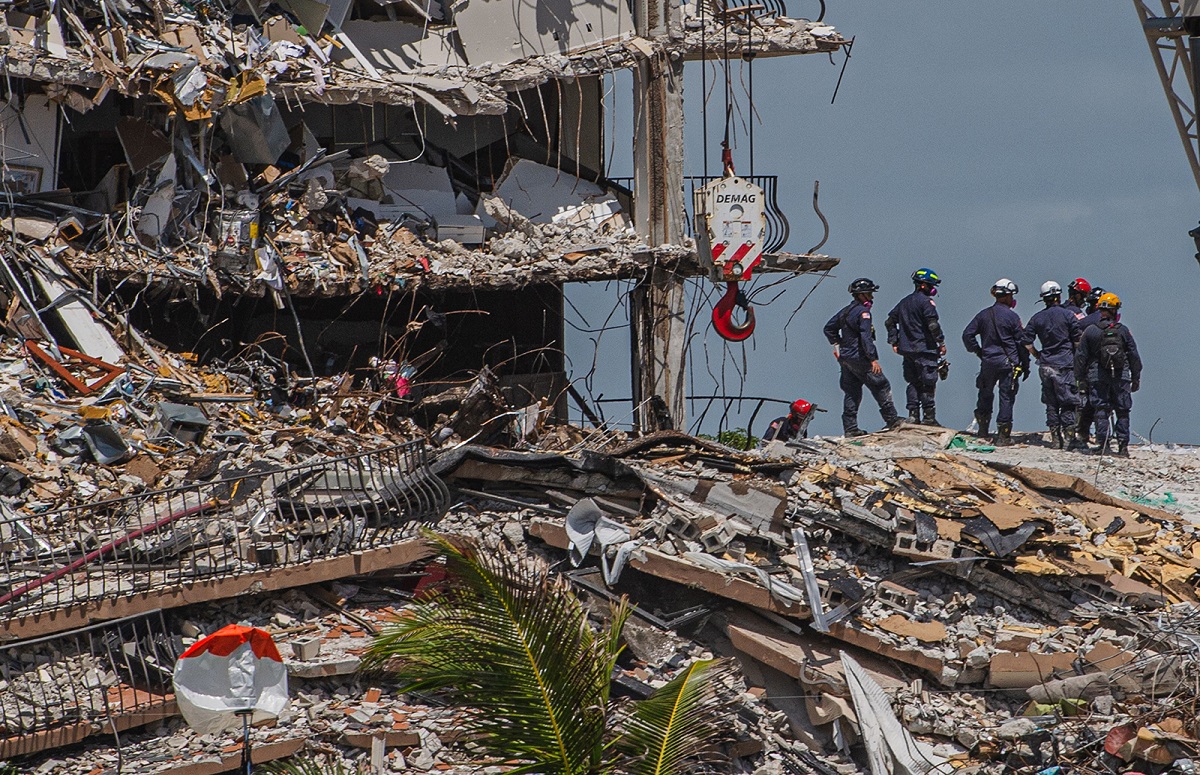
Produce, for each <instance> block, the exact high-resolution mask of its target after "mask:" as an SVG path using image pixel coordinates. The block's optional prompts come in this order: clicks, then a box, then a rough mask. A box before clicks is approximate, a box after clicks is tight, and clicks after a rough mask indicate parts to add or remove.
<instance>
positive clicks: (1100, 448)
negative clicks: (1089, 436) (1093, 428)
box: [1092, 436, 1108, 455]
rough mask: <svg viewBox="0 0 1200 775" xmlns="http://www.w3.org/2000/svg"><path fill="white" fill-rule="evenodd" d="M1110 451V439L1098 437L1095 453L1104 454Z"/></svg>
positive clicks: (1093, 451)
mask: <svg viewBox="0 0 1200 775" xmlns="http://www.w3.org/2000/svg"><path fill="white" fill-rule="evenodd" d="M1107 453H1108V439H1102V438H1100V437H1099V436H1097V437H1096V448H1095V449H1093V450H1092V454H1093V455H1104V454H1107Z"/></svg>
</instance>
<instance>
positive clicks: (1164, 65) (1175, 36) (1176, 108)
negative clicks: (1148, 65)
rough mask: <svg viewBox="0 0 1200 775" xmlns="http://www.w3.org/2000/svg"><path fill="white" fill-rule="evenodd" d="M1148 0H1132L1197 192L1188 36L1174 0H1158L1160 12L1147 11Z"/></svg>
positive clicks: (1199, 163) (1198, 159)
mask: <svg viewBox="0 0 1200 775" xmlns="http://www.w3.org/2000/svg"><path fill="white" fill-rule="evenodd" d="M1151 4H1152V3H1151V0H1133V6H1134V8H1135V9H1136V10H1137V14H1138V18H1139V20H1140V21H1141V23H1142V29H1143V31H1144V32H1145V34H1146V43H1147V44H1148V45H1149V46H1150V55H1151V57H1152V58H1153V59H1154V68H1155V70H1156V71H1157V72H1158V78H1159V80H1160V81H1161V82H1162V87H1163V91H1164V92H1165V93H1166V95H1167V104H1168V106H1169V107H1170V109H1171V118H1172V119H1174V121H1175V129H1176V130H1177V131H1178V132H1179V138H1180V139H1181V140H1182V141H1183V151H1184V154H1185V155H1186V156H1187V160H1188V165H1189V166H1190V167H1191V169H1192V178H1193V179H1194V180H1195V181H1196V187H1197V188H1198V189H1200V136H1198V134H1197V127H1196V99H1195V96H1194V95H1195V93H1196V92H1195V84H1194V83H1193V81H1192V62H1191V57H1190V56H1189V52H1188V37H1187V35H1186V33H1185V32H1184V30H1183V18H1182V14H1181V13H1180V7H1179V2H1178V0H1160V2H1159V3H1158V5H1161V7H1162V12H1161V13H1157V12H1156V11H1157V9H1153V8H1151Z"/></svg>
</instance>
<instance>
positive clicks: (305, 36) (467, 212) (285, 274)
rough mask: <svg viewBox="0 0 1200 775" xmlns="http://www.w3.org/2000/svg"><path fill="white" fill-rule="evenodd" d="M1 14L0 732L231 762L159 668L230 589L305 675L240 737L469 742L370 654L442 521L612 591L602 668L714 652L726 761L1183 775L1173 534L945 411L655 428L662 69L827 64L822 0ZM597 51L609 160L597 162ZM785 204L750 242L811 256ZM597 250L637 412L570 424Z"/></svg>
mask: <svg viewBox="0 0 1200 775" xmlns="http://www.w3.org/2000/svg"><path fill="white" fill-rule="evenodd" d="M501 6H502V7H501ZM2 32H3V35H5V36H6V39H5V40H4V43H5V57H4V60H3V67H4V69H5V74H6V81H5V84H4V88H5V90H6V95H7V101H6V104H5V107H4V121H3V126H4V137H3V142H2V144H0V152H2V155H0V162H2V163H0V170H2V172H3V178H2V181H0V183H2V184H3V188H4V194H5V195H4V197H3V198H0V214H2V216H3V217H0V231H2V232H3V237H4V243H3V248H2V250H0V295H2V296H3V299H2V301H3V302H4V310H5V319H4V329H5V337H4V339H3V341H2V342H0V409H2V410H3V411H2V412H0V460H2V461H3V464H2V467H0V613H3V614H4V616H3V617H0V618H2V621H0V639H2V642H0V759H10V758H15V759H16V760H17V761H18V762H20V766H21V767H23V768H25V769H28V770H30V771H35V772H40V773H54V772H64V773H67V772H69V773H77V772H95V773H104V772H116V771H127V772H134V771H136V772H166V771H170V772H189V773H192V774H193V775H196V774H198V773H211V772H222V771H228V770H231V769H234V768H236V766H237V761H236V760H237V753H236V750H237V747H238V746H237V741H236V740H234V739H232V738H222V737H220V736H214V735H196V734H194V733H192V732H191V731H190V730H188V729H187V728H186V726H185V725H183V724H182V722H181V720H180V719H179V718H178V710H177V706H176V705H175V702H174V698H173V696H172V694H171V685H170V666H171V664H172V663H173V661H174V659H175V658H176V657H177V656H178V654H179V653H180V652H181V650H182V648H183V647H185V646H186V645H187V644H189V643H191V642H193V641H194V640H195V639H196V638H197V637H199V636H201V635H202V634H204V633H207V632H211V631H212V630H213V629H215V628H216V627H219V626H221V625H222V624H225V623H228V622H229V621H231V620H237V621H250V622H252V623H254V624H256V625H259V626H263V627H265V628H267V629H269V630H270V631H271V632H272V633H273V634H274V635H275V637H276V638H277V639H278V640H279V641H280V642H281V643H282V644H284V645H285V652H286V656H287V658H288V670H289V673H290V675H291V676H292V677H293V678H294V679H295V683H296V686H297V689H296V692H295V695H294V707H293V710H292V712H291V713H290V714H289V715H288V716H287V717H285V718H282V719H280V720H279V722H278V723H277V724H274V725H268V726H264V727H260V728H258V729H255V730H254V736H255V742H256V746H255V747H256V751H257V753H256V755H257V756H258V757H259V758H261V759H263V760H268V759H274V758H281V757H286V756H291V755H293V754H295V753H297V752H300V751H305V750H307V751H308V752H309V753H317V754H321V755H326V756H330V757H334V758H342V759H347V760H351V761H355V762H356V763H359V764H362V765H364V766H369V767H370V768H372V770H371V771H374V772H386V771H413V770H417V771H432V770H439V771H448V770H455V771H467V770H472V771H474V765H473V764H472V762H471V761H470V755H469V748H467V749H465V751H466V752H465V753H464V749H462V748H458V747H455V745H454V744H455V743H456V742H461V741H459V740H458V734H457V727H456V721H455V713H454V711H453V710H451V709H447V708H443V707H439V704H438V698H437V697H425V696H396V695H394V694H393V693H391V692H389V691H387V689H386V687H377V686H371V685H369V684H366V683H364V682H365V681H366V680H367V679H363V678H361V677H359V676H358V675H357V674H356V672H355V671H356V667H357V663H358V656H359V655H360V654H361V653H362V651H363V649H364V648H365V646H366V643H367V642H368V641H367V640H366V639H367V638H369V637H370V635H371V634H372V633H373V632H375V631H376V630H377V629H378V627H379V626H380V624H381V623H382V622H385V621H386V620H387V619H389V618H390V617H393V616H395V615H396V614H398V613H400V612H402V611H403V609H404V606H405V605H406V603H407V602H408V601H409V600H411V599H412V596H413V595H414V594H416V593H418V592H419V591H420V589H421V588H422V586H423V585H425V584H427V583H428V580H429V579H431V578H432V579H435V578H436V577H437V574H438V573H439V570H438V565H437V563H436V561H431V559H430V557H429V549H428V546H427V545H426V544H425V543H424V542H422V541H421V540H420V539H419V537H418V529H419V528H420V527H421V526H423V525H436V526H437V529H439V530H443V531H446V532H454V533H460V534H464V535H469V536H474V537H475V538H476V539H477V540H480V541H483V542H484V543H486V544H487V545H488V546H493V547H498V548H503V549H504V550H506V551H508V550H528V551H534V552H541V553H543V554H544V555H545V556H546V557H547V558H548V559H550V560H551V561H553V562H555V563H561V564H562V566H563V567H564V568H569V570H567V571H566V572H567V574H568V576H569V578H570V579H571V580H572V583H573V584H574V585H575V587H576V588H577V590H578V591H579V593H580V595H581V596H583V597H584V598H585V599H588V600H591V601H596V602H603V601H604V600H606V599H609V598H611V597H612V596H613V595H619V594H628V595H630V597H631V598H632V599H633V600H634V602H636V603H638V608H637V614H636V617H635V619H634V620H633V623H632V624H631V625H630V626H629V628H628V631H627V632H626V640H627V643H628V654H627V656H626V657H625V659H624V660H623V661H622V663H621V666H620V669H619V670H618V672H617V674H616V675H615V676H614V680H615V681H616V683H617V685H618V686H619V687H620V688H621V690H622V691H624V692H626V693H628V694H631V695H635V696H644V695H645V694H646V693H648V692H649V691H651V690H652V689H653V688H654V687H655V686H657V685H661V683H662V682H663V681H664V680H666V679H668V678H669V677H670V676H671V675H672V674H673V673H674V672H675V671H676V670H678V669H679V668H680V667H681V666H684V665H686V664H688V663H689V662H690V661H691V660H693V659H696V658H703V657H707V656H711V655H713V654H722V655H727V656H734V657H737V658H738V659H739V664H740V665H741V668H742V670H741V675H742V678H741V682H740V683H739V684H737V685H735V686H731V687H728V689H729V691H730V692H731V693H732V694H734V695H735V696H736V698H737V702H738V712H737V714H736V718H735V719H734V721H733V722H732V723H731V725H730V735H729V739H727V740H723V741H721V745H722V749H723V752H724V754H725V755H726V756H727V757H728V759H729V761H730V765H729V767H730V769H731V770H734V771H751V770H755V769H761V770H762V771H763V772H764V773H769V772H784V771H786V772H820V773H824V774H825V775H831V773H834V772H848V771H852V770H854V769H856V768H857V767H858V766H859V765H857V764H856V763H855V762H856V761H858V762H863V761H870V762H872V763H873V766H874V765H876V764H877V765H878V766H880V767H883V768H884V769H887V770H890V771H893V772H926V771H929V770H931V769H934V768H943V769H944V768H945V767H951V766H953V767H958V768H964V767H972V768H975V769H978V770H995V771H1000V770H1003V769H1005V768H1010V769H1011V768H1018V767H1036V768H1037V769H1039V770H1040V769H1047V768H1050V767H1054V766H1063V765H1071V764H1078V765H1079V766H1081V767H1084V768H1088V769H1100V768H1104V769H1107V770H1110V771H1113V770H1116V768H1118V767H1125V766H1126V763H1129V764H1128V766H1136V767H1137V768H1139V769H1140V770H1144V771H1154V772H1161V771H1164V770H1166V769H1168V768H1170V767H1172V766H1175V767H1176V768H1177V769H1181V770H1184V771H1187V769H1186V766H1185V764H1177V763H1179V762H1184V763H1186V764H1190V763H1191V759H1192V757H1193V755H1194V754H1195V753H1196V747H1197V745H1198V744H1197V742H1196V741H1197V736H1198V734H1200V730H1197V729H1196V728H1195V714H1194V713H1186V712H1184V709H1186V708H1190V707H1192V706H1193V705H1194V702H1195V700H1196V693H1195V689H1194V686H1195V684H1194V676H1195V671H1196V649H1195V643H1196V642H1197V637H1198V635H1197V632H1198V630H1197V624H1196V616H1195V611H1196V605H1197V604H1200V599H1198V597H1197V592H1196V581H1195V579H1196V571H1197V569H1198V568H1200V559H1198V558H1197V555H1196V551H1197V549H1196V546H1197V544H1196V541H1195V529H1194V528H1193V527H1192V526H1191V524H1190V523H1188V522H1186V521H1185V520H1182V519H1181V518H1180V517H1178V516H1177V515H1175V514H1172V513H1168V512H1165V511H1163V510H1162V509H1161V508H1159V507H1158V506H1157V505H1154V504H1147V503H1140V502H1133V501H1131V500H1128V499H1121V498H1118V497H1115V496H1114V495H1112V494H1109V493H1106V492H1103V491H1101V490H1099V489H1097V488H1095V487H1092V486H1089V485H1088V484H1087V483H1086V482H1084V481H1082V480H1080V479H1075V478H1073V477H1069V476H1064V475H1061V474H1051V473H1048V472H1046V471H1040V470H1036V469H1033V468H1030V467H1028V466H1004V465H992V466H988V465H986V464H984V463H981V462H979V461H978V460H976V459H975V457H972V455H974V456H977V457H981V456H982V455H983V453H980V452H970V451H968V452H961V451H954V450H950V451H945V452H944V451H943V450H946V449H947V447H948V446H950V445H952V444H953V443H954V442H955V438H954V434H953V433H952V432H943V431H929V430H917V429H910V430H908V431H906V432H904V433H902V434H898V435H896V436H894V437H892V438H891V439H890V440H881V439H874V440H872V439H868V440H867V441H866V442H864V443H862V444H861V445H857V444H852V443H840V442H836V441H802V442H797V443H795V444H793V445H790V446H787V445H774V446H772V447H770V448H768V449H765V450H762V451H758V452H749V453H748V452H745V451H741V450H733V449H730V448H728V447H725V446H722V445H720V444H716V443H712V442H707V441H704V440H701V439H697V438H693V437H690V436H686V435H684V434H681V433H678V432H676V431H674V430H672V428H673V427H679V426H680V425H681V424H682V420H683V409H682V407H683V401H682V396H683V378H682V375H683V340H684V336H683V330H682V325H683V322H682V317H683V316H682V315H681V314H679V311H680V310H681V308H682V306H681V305H682V293H681V283H682V281H683V279H684V278H688V277H697V276H701V275H704V274H706V273H707V271H708V270H707V269H706V267H705V266H704V265H703V262H702V261H701V260H700V257H699V256H698V251H697V248H696V242H695V241H694V240H693V239H692V238H691V236H690V235H689V228H690V226H689V218H688V217H687V216H686V213H687V208H686V207H685V204H686V201H685V197H684V192H685V190H686V189H687V188H688V186H689V185H691V186H693V187H694V186H698V185H702V184H703V182H704V181H703V180H691V181H689V180H688V179H686V178H685V177H684V175H683V165H682V141H681V131H682V124H681V122H682V112H681V111H682V102H681V100H682V86H681V84H682V80H681V78H682V68H683V63H684V62H686V61H693V60H698V59H706V58H723V59H728V58H744V57H746V58H753V57H757V56H773V55H786V54H804V53H820V52H832V51H835V50H837V49H838V48H839V47H840V46H842V45H843V44H844V42H845V41H844V40H843V38H842V37H841V36H840V35H839V34H838V33H837V32H836V31H835V30H834V29H833V28H832V27H829V26H828V25H826V24H824V23H823V21H821V20H820V19H818V20H816V21H812V20H806V19H800V18H791V17H789V15H788V13H787V10H786V9H785V8H783V6H782V5H781V4H779V3H777V2H772V3H767V4H764V5H763V6H757V5H754V6H750V7H736V8H735V7H731V6H729V5H727V4H712V3H700V4H686V3H685V4H681V5H675V4H669V3H668V4H659V3H654V2H640V3H638V4H636V7H629V6H626V5H625V4H624V3H615V4H606V3H600V2H567V1H566V0H554V1H553V2H545V3H541V2H539V3H524V2H521V3H511V4H487V3H479V2H472V1H471V0H468V1H467V2H458V3H454V4H450V5H444V4H442V3H439V2H433V0H400V1H399V2H373V1H372V0H335V1H334V2H329V3H324V2H313V1H312V0H276V2H271V3H245V2H243V3H239V4H236V5H234V6H232V7H226V6H224V5H222V4H220V3H213V2H201V3H181V2H173V1H172V0H165V1H158V2H138V1H136V0H133V1H131V0H101V2H99V3H82V2H69V1H60V2H57V3H52V4H47V3H41V2H38V1H37V0H27V1H26V2H17V3H11V4H9V5H8V6H6V10H5V26H4V28H3V31H2ZM621 69H627V70H630V71H631V72H632V73H633V76H634V78H633V80H634V84H635V95H634V96H635V107H636V109H635V114H636V116H637V119H636V121H635V126H634V127H633V128H632V129H633V136H634V139H635V142H634V156H635V159H634V160H635V164H634V168H635V175H634V178H633V179H632V180H630V181H615V180H612V179H610V178H608V177H607V169H606V167H607V161H606V153H605V147H606V141H605V137H604V126H605V122H604V103H605V100H604V95H603V83H604V81H603V79H604V77H605V75H606V74H610V73H612V72H615V71H617V70H621ZM756 180H757V181H758V182H759V183H760V185H761V186H762V187H763V188H764V189H765V190H766V191H767V192H768V194H770V193H771V192H772V191H773V182H772V180H771V179H769V178H762V177H760V178H756ZM769 224H770V228H771V230H772V236H771V238H770V239H769V240H768V243H769V245H768V248H769V250H768V251H767V253H768V255H767V256H766V260H765V262H764V265H765V268H766V269H768V270H775V271H790V272H802V271H812V270H821V269H828V268H830V267H832V266H833V265H834V264H835V263H836V259H832V258H830V257H828V256H822V255H817V254H815V253H814V252H813V251H809V252H808V253H805V254H788V253H783V252H781V251H782V247H783V243H784V241H785V233H786V218H784V217H783V215H782V213H779V212H778V210H777V208H773V209H770V212H769ZM606 279H635V280H637V281H638V288H637V290H635V292H634V294H633V298H632V300H631V302H632V303H631V305H630V308H631V317H632V320H631V323H632V325H631V330H632V332H633V339H632V341H631V348H632V350H633V353H634V358H633V359H632V360H633V362H634V365H635V368H634V385H633V395H634V405H635V407H637V409H638V411H639V414H638V416H637V421H638V422H637V427H638V430H639V431H640V433H638V434H634V435H632V436H626V435H625V434H623V433H620V432H617V431H614V430H612V429H611V428H609V427H606V426H605V424H604V422H603V420H602V418H598V417H594V416H593V417H592V418H591V419H592V421H593V422H592V427H588V428H579V427H575V426H571V425H568V424H563V423H562V420H564V418H565V409H564V403H565V401H566V397H568V396H570V395H571V392H570V389H569V388H570V386H569V384H568V382H567V375H566V368H565V362H564V356H563V353H562V349H563V347H562V344H563V339H564V337H563V329H562V326H563V303H564V285H565V284H566V283H569V282H578V281H590V280H606ZM576 400H578V401H579V402H580V403H581V404H584V405H585V406H586V403H585V402H584V401H583V400H582V399H576ZM947 434H948V435H947ZM959 441H961V440H959ZM1131 465H1133V464H1131ZM1138 474H1139V475H1143V474H1144V475H1149V474H1148V473H1147V472H1145V471H1139V472H1138ZM596 610H597V615H599V612H600V610H601V607H600V606H597V607H596ZM876 771H881V770H876Z"/></svg>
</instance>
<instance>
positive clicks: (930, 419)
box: [921, 409, 942, 428]
mask: <svg viewBox="0 0 1200 775" xmlns="http://www.w3.org/2000/svg"><path fill="white" fill-rule="evenodd" d="M921 424H922V425H932V426H933V427H935V428H940V427H942V426H941V423H939V422H938V421H937V412H935V411H934V410H933V409H926V410H925V419H924V420H921Z"/></svg>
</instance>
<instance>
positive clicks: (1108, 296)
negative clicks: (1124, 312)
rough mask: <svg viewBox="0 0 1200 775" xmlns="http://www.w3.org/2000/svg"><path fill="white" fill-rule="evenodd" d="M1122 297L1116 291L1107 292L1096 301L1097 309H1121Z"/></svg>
mask: <svg viewBox="0 0 1200 775" xmlns="http://www.w3.org/2000/svg"><path fill="white" fill-rule="evenodd" d="M1120 308H1121V299H1120V298H1119V297H1118V296H1117V294H1115V293H1105V294H1103V295H1101V296H1100V300H1099V301H1097V302H1096V309H1120Z"/></svg>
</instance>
